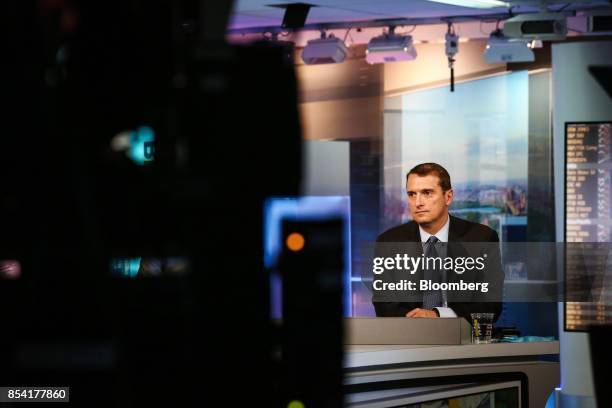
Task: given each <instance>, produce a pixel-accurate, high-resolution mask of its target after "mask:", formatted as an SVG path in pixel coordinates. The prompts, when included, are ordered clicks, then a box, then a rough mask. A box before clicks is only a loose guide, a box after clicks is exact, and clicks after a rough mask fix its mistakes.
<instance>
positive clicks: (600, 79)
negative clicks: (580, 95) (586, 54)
mask: <svg viewBox="0 0 612 408" xmlns="http://www.w3.org/2000/svg"><path fill="white" fill-rule="evenodd" d="M589 72H590V73H591V75H593V78H595V80H596V81H597V83H598V84H599V85H600V86H601V87H602V88H603V89H604V91H606V93H607V94H608V96H609V97H610V98H612V66H610V65H604V66H595V65H591V66H589Z"/></svg>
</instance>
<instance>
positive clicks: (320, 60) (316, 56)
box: [302, 32, 348, 65]
mask: <svg viewBox="0 0 612 408" xmlns="http://www.w3.org/2000/svg"><path fill="white" fill-rule="evenodd" d="M347 55H348V48H347V47H346V44H344V41H342V40H341V39H340V38H336V37H334V35H333V34H330V36H329V37H328V36H327V35H326V34H325V32H321V38H317V39H315V40H310V41H308V43H307V44H306V46H305V47H304V50H303V51H302V61H304V63H305V64H308V65H314V64H334V63H340V62H343V61H344V60H345V59H346V56H347Z"/></svg>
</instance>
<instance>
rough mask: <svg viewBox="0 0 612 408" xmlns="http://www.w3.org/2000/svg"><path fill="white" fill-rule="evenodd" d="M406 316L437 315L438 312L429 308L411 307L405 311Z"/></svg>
mask: <svg viewBox="0 0 612 408" xmlns="http://www.w3.org/2000/svg"><path fill="white" fill-rule="evenodd" d="M406 317H438V314H437V313H436V312H435V311H434V310H429V309H419V308H418V307H417V308H416V309H412V310H411V311H409V312H408V313H406Z"/></svg>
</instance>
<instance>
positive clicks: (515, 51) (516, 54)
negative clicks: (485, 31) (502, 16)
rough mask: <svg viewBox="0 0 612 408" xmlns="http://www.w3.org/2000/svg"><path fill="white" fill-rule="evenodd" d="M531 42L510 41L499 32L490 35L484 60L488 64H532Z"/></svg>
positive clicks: (533, 59) (533, 58)
mask: <svg viewBox="0 0 612 408" xmlns="http://www.w3.org/2000/svg"><path fill="white" fill-rule="evenodd" d="M530 45H531V42H529V41H525V40H520V39H511V38H508V37H506V36H504V35H503V34H502V32H501V30H496V31H493V32H492V33H491V36H490V37H489V42H488V43H487V47H486V49H485V52H484V59H485V61H486V62H488V63H489V64H495V63H500V62H501V63H504V62H532V61H535V55H534V53H533V51H532V50H531V47H530Z"/></svg>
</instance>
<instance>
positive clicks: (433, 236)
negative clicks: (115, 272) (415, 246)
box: [427, 235, 440, 244]
mask: <svg viewBox="0 0 612 408" xmlns="http://www.w3.org/2000/svg"><path fill="white" fill-rule="evenodd" d="M438 241H440V240H439V239H438V238H437V237H436V236H435V235H432V236H431V237H429V238H428V239H427V243H429V244H435V243H436V242H438Z"/></svg>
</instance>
